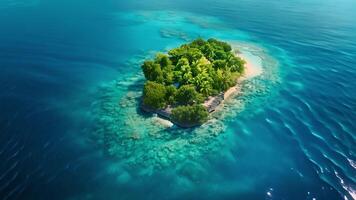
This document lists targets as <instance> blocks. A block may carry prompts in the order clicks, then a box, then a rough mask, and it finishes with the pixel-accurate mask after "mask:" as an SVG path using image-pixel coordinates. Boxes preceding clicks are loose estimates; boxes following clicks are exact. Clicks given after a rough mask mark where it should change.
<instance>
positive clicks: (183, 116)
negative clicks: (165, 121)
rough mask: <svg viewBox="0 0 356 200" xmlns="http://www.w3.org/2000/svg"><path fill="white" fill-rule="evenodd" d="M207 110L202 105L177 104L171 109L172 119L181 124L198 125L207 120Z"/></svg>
mask: <svg viewBox="0 0 356 200" xmlns="http://www.w3.org/2000/svg"><path fill="white" fill-rule="evenodd" d="M208 115H209V113H208V111H207V110H206V108H205V107H204V106H202V105H197V104H196V105H192V106H178V107H176V108H174V109H173V110H172V119H173V120H174V121H176V122H178V123H179V124H181V125H188V126H190V125H200V124H203V123H204V122H206V121H207V120H208Z"/></svg>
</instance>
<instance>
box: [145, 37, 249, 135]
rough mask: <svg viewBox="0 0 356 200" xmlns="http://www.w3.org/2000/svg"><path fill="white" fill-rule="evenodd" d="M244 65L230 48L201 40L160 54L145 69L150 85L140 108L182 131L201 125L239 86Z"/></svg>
mask: <svg viewBox="0 0 356 200" xmlns="http://www.w3.org/2000/svg"><path fill="white" fill-rule="evenodd" d="M245 63H246V62H245V61H244V60H243V59H242V58H240V57H239V56H237V55H235V53H234V52H233V49H232V47H231V45H229V44H228V43H226V42H223V41H219V40H216V39H208V40H204V39H201V38H199V39H196V40H194V41H192V42H191V43H188V44H183V45H181V46H180V47H178V48H174V49H172V50H170V51H168V54H163V53H158V54H157V55H156V57H155V58H154V60H146V61H145V62H144V63H143V65H142V71H143V73H144V76H145V78H146V80H147V81H146V82H145V84H144V88H143V96H142V101H141V104H140V105H141V108H142V109H143V110H144V111H146V112H151V113H156V114H158V115H159V116H161V117H164V118H167V119H169V120H170V121H172V122H173V123H175V124H177V125H178V126H180V127H185V128H187V127H194V126H199V125H202V124H203V123H205V122H206V121H207V120H208V118H209V113H212V112H214V111H215V109H216V108H217V107H218V106H219V105H220V104H221V103H222V102H223V101H224V98H225V97H226V93H231V91H228V90H231V88H233V87H235V86H236V84H237V80H238V79H239V78H240V77H241V76H242V75H243V73H244V70H245Z"/></svg>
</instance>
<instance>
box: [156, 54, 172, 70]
mask: <svg viewBox="0 0 356 200" xmlns="http://www.w3.org/2000/svg"><path fill="white" fill-rule="evenodd" d="M155 63H157V64H159V65H160V66H161V68H162V69H164V68H166V67H168V66H171V65H172V61H171V60H170V59H169V57H168V56H167V55H165V54H162V53H158V54H157V55H156V58H155Z"/></svg>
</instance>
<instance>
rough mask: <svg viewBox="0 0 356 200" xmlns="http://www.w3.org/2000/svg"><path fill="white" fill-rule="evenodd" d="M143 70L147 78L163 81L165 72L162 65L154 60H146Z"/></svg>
mask: <svg viewBox="0 0 356 200" xmlns="http://www.w3.org/2000/svg"><path fill="white" fill-rule="evenodd" d="M142 71H143V73H144V75H145V77H146V79H147V80H150V81H156V82H158V83H161V82H163V80H164V79H163V72H162V69H161V66H160V65H159V64H157V63H154V62H152V61H145V62H144V63H143V65H142Z"/></svg>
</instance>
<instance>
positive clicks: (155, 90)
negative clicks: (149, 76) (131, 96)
mask: <svg viewBox="0 0 356 200" xmlns="http://www.w3.org/2000/svg"><path fill="white" fill-rule="evenodd" d="M166 102H167V90H166V87H165V86H164V85H163V84H160V83H156V82H152V81H147V82H146V84H145V86H144V88H143V103H144V105H146V106H149V107H151V108H153V109H161V108H164V107H165V106H166Z"/></svg>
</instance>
